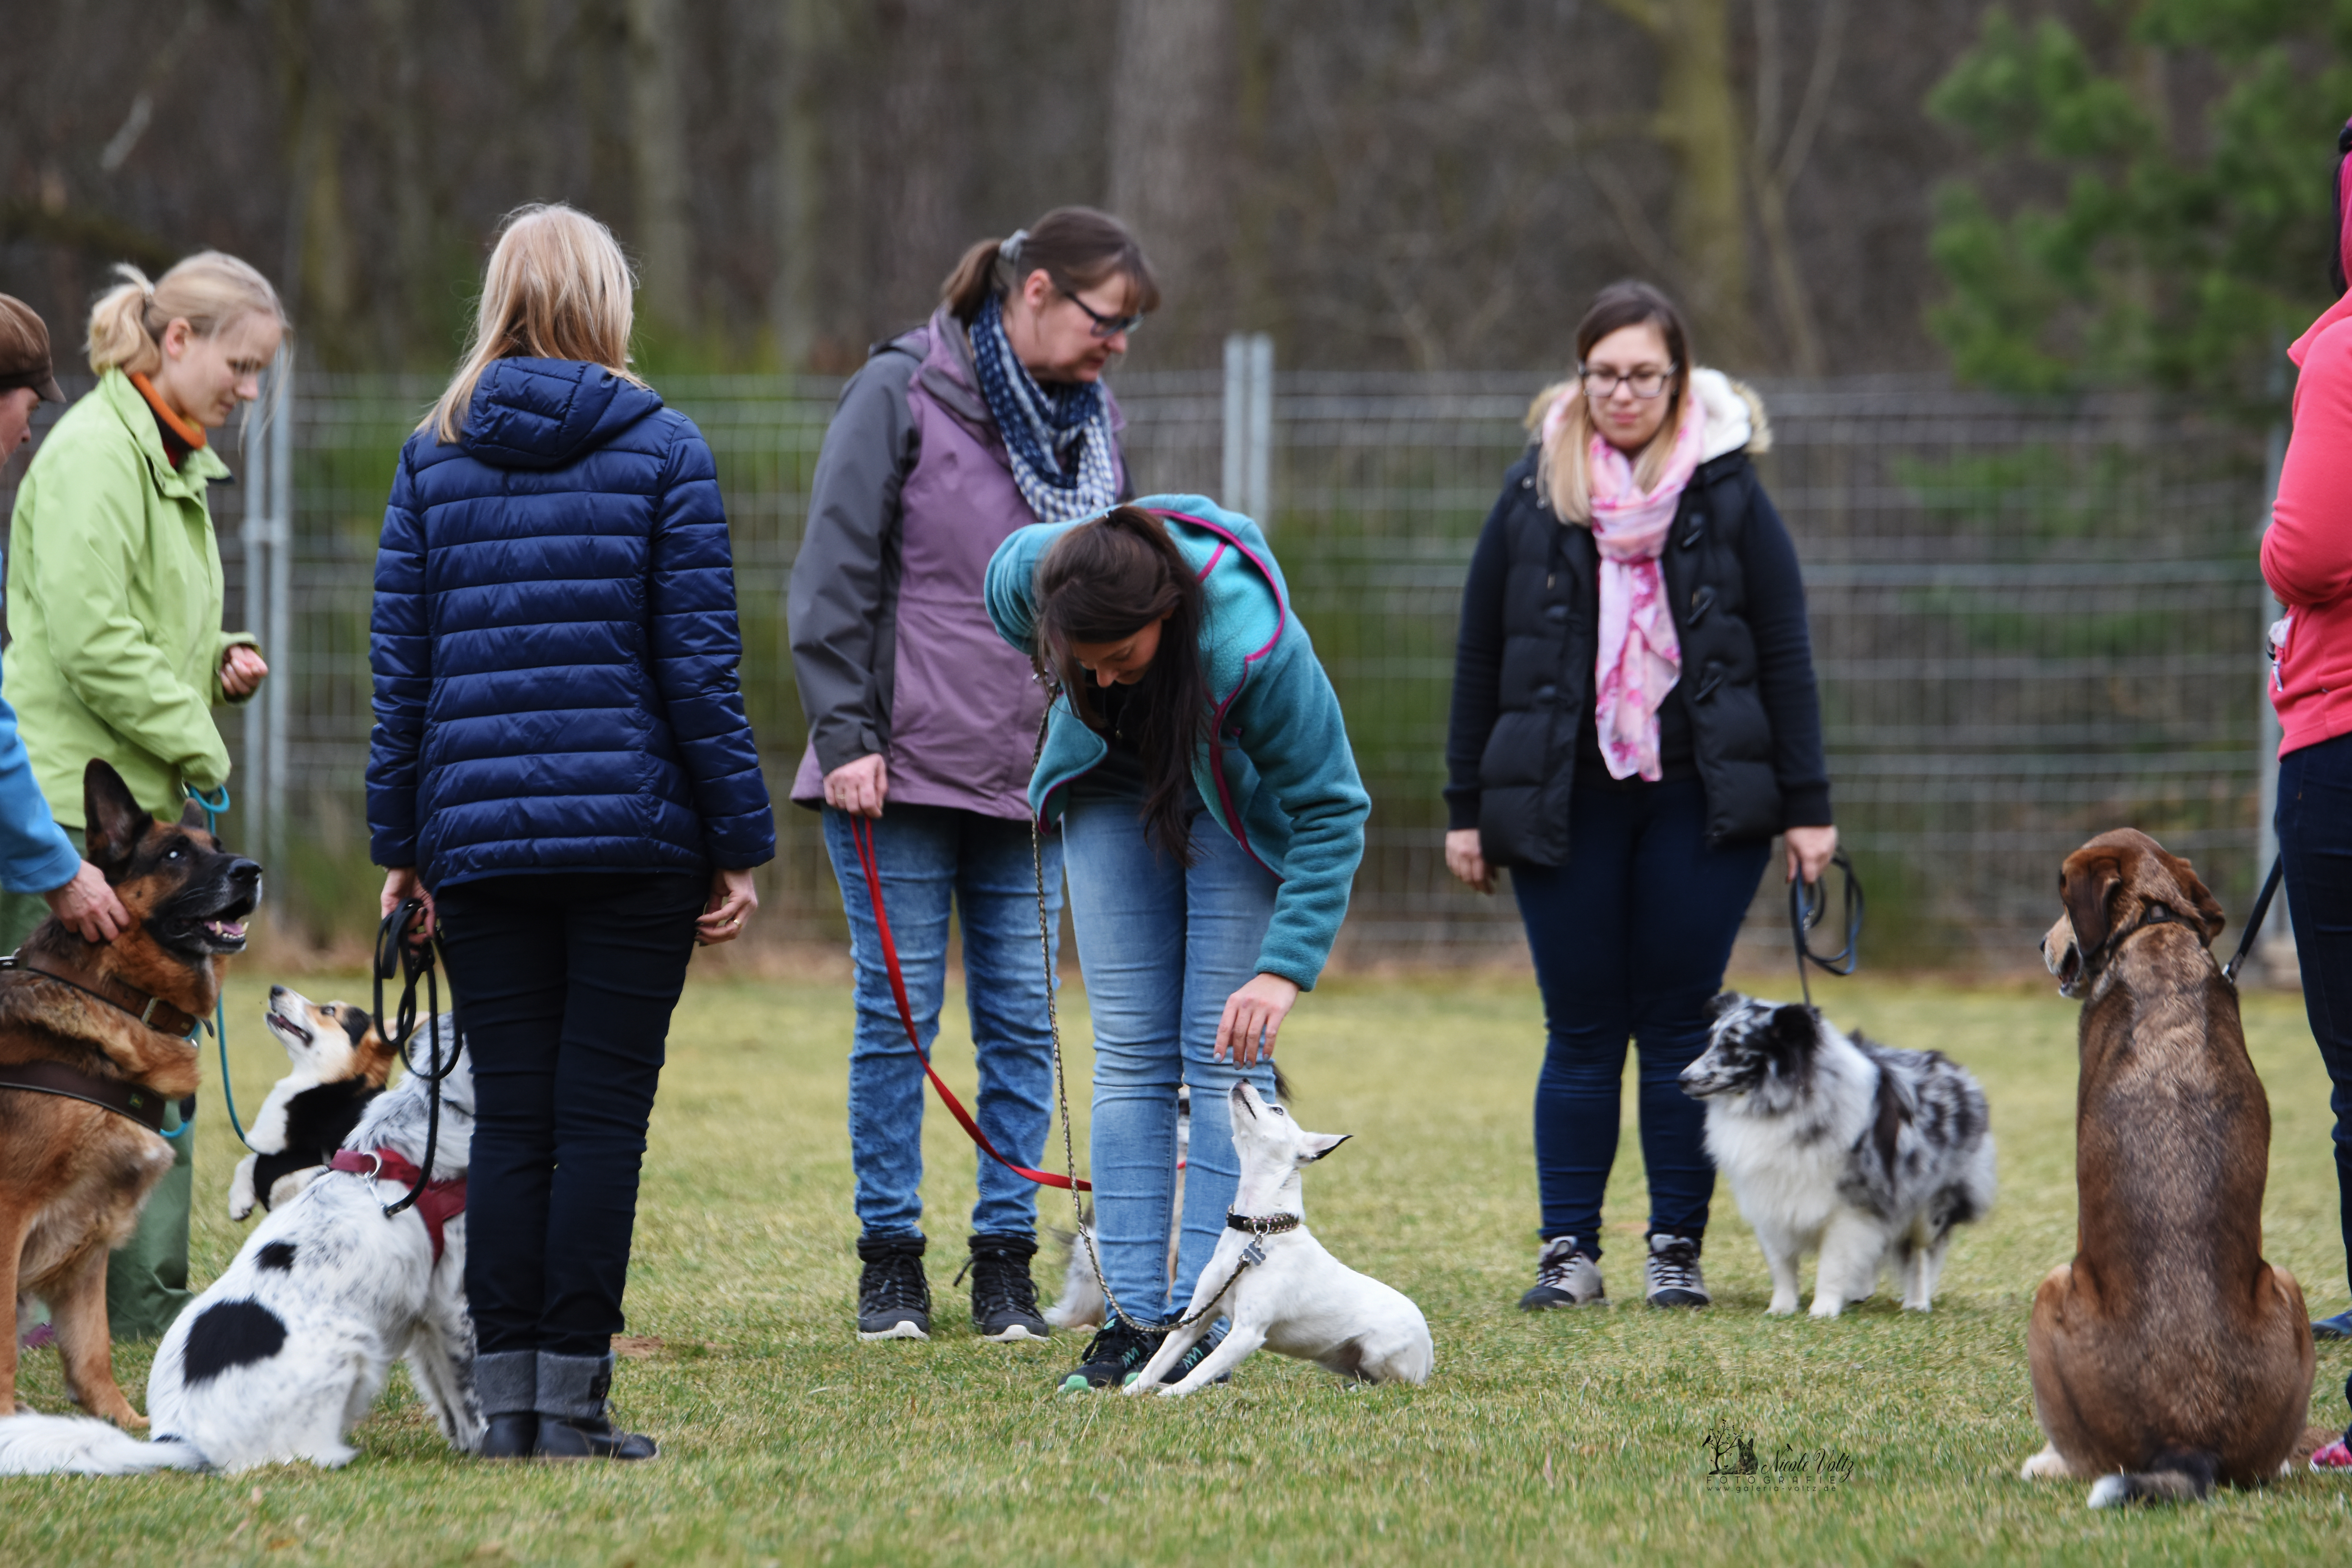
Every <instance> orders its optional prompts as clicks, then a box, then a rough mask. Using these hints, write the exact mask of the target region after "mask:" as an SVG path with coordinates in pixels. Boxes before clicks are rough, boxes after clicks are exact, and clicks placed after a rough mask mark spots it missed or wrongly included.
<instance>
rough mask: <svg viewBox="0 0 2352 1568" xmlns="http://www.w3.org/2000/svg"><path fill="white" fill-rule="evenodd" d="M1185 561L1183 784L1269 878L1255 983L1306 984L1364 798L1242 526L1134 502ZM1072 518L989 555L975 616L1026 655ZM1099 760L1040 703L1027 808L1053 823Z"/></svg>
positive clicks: (1099, 753)
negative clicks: (1048, 557)
mask: <svg viewBox="0 0 2352 1568" xmlns="http://www.w3.org/2000/svg"><path fill="white" fill-rule="evenodd" d="M1133 504H1135V505H1137V506H1139V507H1142V508H1143V509H1144V510H1147V511H1152V512H1156V513H1158V514H1159V515H1160V519H1161V521H1164V522H1165V523H1166V524H1167V525H1168V532H1169V535H1170V537H1171V538H1172V539H1174V540H1175V542H1176V548H1177V549H1178V550H1179V551H1181V552H1183V555H1184V558H1185V559H1186V560H1187V561H1190V562H1191V563H1192V564H1193V567H1194V570H1195V571H1196V572H1197V573H1198V574H1199V576H1200V579H1201V585H1202V589H1203V591H1204V593H1205V595H1206V603H1205V605H1204V608H1205V610H1206V612H1207V613H1206V615H1205V616H1204V617H1203V625H1202V633H1201V658H1202V665H1203V666H1204V668H1206V670H1207V672H1208V681H1209V690H1210V693H1211V696H1212V700H1213V703H1214V707H1213V710H1212V720H1213V722H1212V724H1211V726H1210V738H1209V740H1208V741H1207V742H1205V743H1204V744H1203V745H1202V746H1201V748H1200V749H1199V751H1198V752H1196V753H1195V755H1194V756H1193V758H1192V782H1193V784H1195V785H1196V786H1198V788H1199V789H1200V792H1201V799H1202V801H1203V802H1204V803H1206V805H1208V808H1209V815H1210V816H1213V817H1214V818H1215V819H1216V823H1217V826H1220V827H1222V828H1223V829H1224V830H1225V831H1226V832H1227V833H1228V834H1231V835H1232V836H1233V837H1234V840H1235V841H1236V842H1237V843H1239V844H1240V845H1241V847H1243V849H1244V850H1245V851H1246V852H1247V853H1248V854H1249V855H1250V857H1251V858H1253V859H1255V860H1256V861H1257V863H1258V864H1260V865H1261V866H1264V867H1265V868H1266V869H1267V870H1268V871H1270V872H1272V873H1273V874H1274V876H1275V877H1276V879H1278V880H1279V881H1280V883H1281V887H1280V888H1279V889H1278V890H1277V891H1276V894H1275V900H1274V920H1273V922H1272V923H1271V924H1270V925H1269V926H1268V927H1267V928H1266V933H1265V942H1264V943H1263V944H1262V945H1261V946H1260V948H1259V950H1258V960H1257V967H1258V972H1259V973H1262V974H1279V975H1281V976H1283V977H1284V978H1285V979H1286V980H1292V981H1296V982H1297V984H1298V985H1299V986H1300V987H1301V988H1303V989H1308V990H1311V989H1313V988H1314V984H1315V981H1316V978H1317V977H1318V975H1320V974H1321V973H1323V965H1324V963H1326V962H1327V961H1328V959H1329V958H1330V956H1331V943H1332V942H1333V941H1334V940H1336V939H1337V938H1338V936H1339V922H1340V921H1342V920H1343V919H1345V918H1346V916H1347V913H1348V889H1349V884H1350V883H1351V882H1352V881H1353V880H1354V879H1355V875H1356V866H1357V863H1358V862H1359V861H1360V860H1362V859H1363V858H1364V819H1365V818H1366V817H1367V816H1370V814H1371V809H1372V803H1371V797H1370V795H1366V794H1365V793H1364V785H1363V781H1362V780H1361V779H1360V778H1359V777H1358V776H1357V773H1356V754H1355V752H1354V751H1353V750H1352V749H1350V748H1349V744H1348V728H1347V725H1346V723H1345V722H1344V721H1342V719H1341V718H1340V715H1339V697H1338V696H1337V695H1336V694H1335V693H1334V692H1333V691H1332V689H1331V682H1330V680H1329V679H1328V677H1326V676H1325V675H1324V673H1323V666H1322V665H1321V664H1320V663H1318V661H1317V659H1316V658H1315V647H1314V645H1313V644H1312V643H1311V642H1309V641H1308V640H1307V628H1306V627H1305V626H1301V625H1299V624H1298V619H1297V616H1293V615H1292V614H1291V613H1290V591H1289V589H1288V588H1287V587H1286V585H1285V584H1284V583H1283V580H1282V569H1281V568H1280V567H1279V566H1277V565H1276V563H1275V559H1274V552H1272V551H1271V550H1268V549H1267V548H1266V543H1265V534H1263V533H1262V532H1260V531H1258V526H1257V524H1256V523H1255V522H1252V521H1250V520H1249V519H1248V518H1246V517H1244V516H1242V515H1241V514H1240V513H1239V512H1232V511H1227V510H1224V509H1223V508H1222V507H1220V506H1218V505H1217V504H1216V503H1215V502H1213V501H1212V500H1209V499H1208V498H1207V497H1205V496H1182V495H1171V496H1146V497H1144V498H1142V499H1141V500H1138V501H1136V502H1134V503H1133ZM1078 526H1080V524H1079V523H1076V522H1059V523H1036V524H1034V525H1032V526H1030V527H1028V528H1024V529H1021V530H1018V531H1015V532H1014V533H1013V535H1012V536H1011V537H1010V538H1008V539H1007V540H1005V542H1003V544H1001V545H999V546H997V550H996V554H995V556H994V558H993V559H992V560H991V561H990V562H989V563H988V590H987V591H988V614H989V618H990V619H991V620H992V621H993V622H995V624H996V630H997V633H998V635H1000V636H1001V637H1003V638H1004V640H1005V641H1006V642H1009V643H1011V644H1012V645H1013V647H1017V648H1019V649H1021V650H1022V651H1023V652H1024V653H1027V652H1029V651H1031V650H1032V649H1033V648H1034V647H1035V646H1036V615H1035V603H1034V598H1033V597H1032V595H1033V591H1034V584H1035V583H1036V580H1037V566H1038V563H1040V562H1042V561H1043V560H1045V552H1046V550H1047V549H1048V548H1050V547H1051V546H1052V544H1053V542H1054V541H1055V539H1056V538H1058V537H1060V535H1061V534H1062V533H1063V531H1065V530H1067V529H1071V528H1076V527H1078ZM1109 754H1110V748H1109V746H1108V745H1107V744H1106V743H1105V742H1104V741H1103V739H1102V737H1101V736H1099V735H1097V734H1096V733H1095V732H1094V731H1092V730H1091V729H1088V728H1087V724H1086V721H1084V720H1082V719H1080V718H1079V717H1078V716H1077V714H1076V712H1075V711H1073V710H1072V709H1071V707H1070V700H1069V696H1068V694H1067V693H1063V694H1061V695H1060V696H1057V697H1056V698H1055V700H1054V705H1053V708H1052V710H1051V716H1050V718H1049V720H1048V722H1047V727H1046V732H1045V752H1043V754H1041V755H1040V756H1039V757H1038V759H1037V768H1036V771H1035V773H1033V774H1032V775H1031V776H1030V780H1029V806H1030V809H1031V810H1032V811H1034V812H1035V813H1036V814H1037V816H1038V818H1039V819H1040V820H1041V821H1046V822H1052V821H1058V820H1059V818H1060V815H1061V811H1062V808H1063V807H1064V806H1065V805H1067V804H1068V800H1069V796H1068V793H1067V792H1066V790H1065V788H1064V786H1065V785H1066V784H1069V782H1070V781H1071V780H1073V779H1075V778H1076V777H1078V776H1079V775H1080V774H1082V773H1087V772H1089V771H1091V770H1092V769H1094V768H1096V767H1097V766H1099V765H1100V764H1101V763H1102V762H1103V760H1104V759H1105V758H1106V757H1108V755H1109Z"/></svg>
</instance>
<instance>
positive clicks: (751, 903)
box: [694, 757, 882, 947]
mask: <svg viewBox="0 0 2352 1568" xmlns="http://www.w3.org/2000/svg"><path fill="white" fill-rule="evenodd" d="M868 760H869V761H872V762H877V763H878V762H880V761H881V760H882V759H881V758H879V757H874V758H870V759H868ZM850 765H851V766H853V767H855V766H856V763H852V764H850ZM825 782H826V784H827V785H828V787H830V785H831V784H832V781H831V780H830V779H828V780H826V781H825ZM759 907H760V895H759V894H758V893H756V892H754V891H752V889H751V872H749V871H729V870H723V869H722V870H716V871H713V872H711V873H710V901H709V903H707V904H705V905H703V907H702V913H701V914H699V915H698V916H696V917H695V921H694V935H695V940H696V941H698V942H701V943H702V945H703V946H705V947H716V946H718V945H719V943H720V942H733V941H734V940H735V939H736V938H737V937H739V936H741V935H742V934H743V922H744V921H747V920H749V919H751V914H752V912H753V911H754V910H757V909H759Z"/></svg>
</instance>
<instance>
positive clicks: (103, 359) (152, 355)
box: [88, 250, 293, 375]
mask: <svg viewBox="0 0 2352 1568" xmlns="http://www.w3.org/2000/svg"><path fill="white" fill-rule="evenodd" d="M114 275H115V276H116V277H117V278H119V279H121V282H119V283H117V284H116V285H115V286H114V287H113V288H111V289H108V290H107V291H106V292H105V293H103V294H101V295H100V296H99V298H98V303H97V304H95V305H93V306H91V307H90V312H89V344H88V352H89V368H90V369H91V370H93V371H96V372H97V373H99V374H101V375H103V374H106V372H108V371H110V370H113V369H116V368H120V369H121V371H122V372H123V373H124V374H127V375H152V374H154V373H155V372H156V371H158V370H160V369H162V368H163V332H164V331H165V329H167V328H168V327H170V326H171V324H172V323H173V321H183V320H184V321H186V322H187V323H188V326H189V327H190V328H191V329H192V330H193V331H194V332H195V334H196V335H197V336H198V337H200V338H209V337H214V336H216V335H218V334H219V333H220V332H221V331H223V330H225V329H226V328H227V327H230V326H232V325H234V324H235V323H236V322H238V321H243V320H244V319H245V318H246V317H247V316H249V315H256V314H262V315H268V316H269V317H270V318H272V319H273V320H275V321H277V323H278V330H279V331H285V332H290V331H293V327H292V326H291V325H290V324H289V322H288V321H287V320H286V308H285V307H284V306H283V305H281V304H279V303H278V290H277V289H273V288H271V287H270V286H269V279H267V278H264V277H263V276H262V275H261V273H260V271H259V270H258V269H257V268H255V267H254V266H253V265H252V264H251V263H250V262H245V261H239V260H238V259H237V258H236V257H234V256H229V255H226V254H225V253H223V252H221V251H217V250H200V251H198V252H197V253H196V254H195V255H194V256H191V257H189V258H186V259H184V260H183V261H181V262H180V263H179V264H178V265H177V266H175V267H173V268H172V269H171V270H170V271H169V272H166V273H164V274H163V277H162V278H161V279H157V280H156V281H154V282H152V283H151V282H149V281H148V280H147V275H146V274H145V273H143V272H142V271H140V270H139V268H136V267H133V266H131V263H129V262H127V261H124V262H118V263H117V264H116V265H115V268H114Z"/></svg>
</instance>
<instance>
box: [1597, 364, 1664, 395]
mask: <svg viewBox="0 0 2352 1568" xmlns="http://www.w3.org/2000/svg"><path fill="white" fill-rule="evenodd" d="M1680 368H1681V367H1680V366H1679V365H1671V364H1670V365H1668V366H1666V367H1665V369H1664V370H1636V371H1630V372H1628V373H1626V374H1623V375H1620V374H1617V372H1615V371H1613V370H1593V369H1591V368H1589V367H1588V368H1585V369H1580V370H1579V371H1578V372H1577V373H1576V374H1577V379H1578V380H1580V381H1581V382H1582V383H1584V395H1585V396H1587V397H1591V398H1596V399H1597V398H1603V397H1613V396H1615V395H1616V393H1617V389H1618V388H1619V387H1620V386H1622V387H1625V388H1626V389H1628V390H1629V391H1631V392H1632V393H1633V395H1634V396H1636V397H1640V398H1644V399H1647V398H1652V397H1655V396H1657V395H1659V394H1660V393H1662V392H1664V391H1665V389H1666V384H1667V383H1669V382H1671V381H1673V380H1674V379H1675V371H1676V370H1678V369H1680Z"/></svg>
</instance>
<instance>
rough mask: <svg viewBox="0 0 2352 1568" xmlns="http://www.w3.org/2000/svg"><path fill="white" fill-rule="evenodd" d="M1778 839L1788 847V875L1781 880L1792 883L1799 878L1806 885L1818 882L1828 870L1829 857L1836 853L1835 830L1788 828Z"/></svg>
mask: <svg viewBox="0 0 2352 1568" xmlns="http://www.w3.org/2000/svg"><path fill="white" fill-rule="evenodd" d="M1780 837H1781V839H1782V840H1783V841H1784V842H1785V843H1786V844H1787V845H1788V847H1789V874H1788V876H1787V877H1786V878H1784V879H1783V880H1785V881H1790V882H1793V881H1795V880H1796V879H1798V878H1799V877H1803V878H1804V879H1805V881H1806V882H1807V884H1808V885H1810V884H1811V883H1814V882H1818V881H1820V880H1821V879H1822V872H1824V871H1826V870H1828V869H1829V868H1830V857H1831V856H1832V855H1835V854H1836V853H1837V829H1836V828H1834V827H1790V828H1787V829H1784V830H1783V831H1782V833H1781V835H1780Z"/></svg>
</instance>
